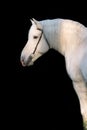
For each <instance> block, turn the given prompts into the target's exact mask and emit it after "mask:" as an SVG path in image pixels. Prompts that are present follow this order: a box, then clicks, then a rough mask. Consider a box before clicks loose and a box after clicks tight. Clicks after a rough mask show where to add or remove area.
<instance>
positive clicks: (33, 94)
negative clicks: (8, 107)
mask: <svg viewBox="0 0 87 130" xmlns="http://www.w3.org/2000/svg"><path fill="white" fill-rule="evenodd" d="M47 2H48V3H49V4H48V3H47ZM11 10H13V13H12V15H11V16H10V17H11V21H10V23H11V26H12V29H13V28H14V32H15V34H14V37H13V36H12V37H13V39H14V40H13V42H14V45H15V46H14V48H15V52H16V53H15V54H16V57H15V58H14V59H15V61H16V67H15V69H14V70H15V81H14V82H13V84H12V85H14V84H15V87H14V90H13V91H14V92H15V96H14V99H15V103H16V106H15V111H14V112H15V113H16V119H15V124H17V125H18V127H19V128H23V127H24V129H26V128H25V127H28V129H30V127H32V128H33V127H35V128H37V129H43V128H45V129H46V128H48V129H50V128H52V129H53V130H55V129H60V130H61V129H67V130H70V129H71V128H72V129H73V130H74V129H78V130H79V129H82V119H81V113H80V106H79V101H78V98H77V95H76V93H75V91H74V89H73V86H72V82H71V80H70V79H69V77H68V75H67V73H66V69H65V61H64V57H63V56H62V55H60V54H59V53H58V52H56V51H54V50H50V51H48V52H47V53H46V54H45V55H43V56H42V57H41V58H39V59H38V60H37V61H36V62H35V64H34V66H30V67H22V66H21V63H20V54H21V51H22V49H23V47H24V45H25V44H26V42H27V36H28V30H29V28H30V26H31V22H30V19H31V18H35V19H37V20H44V19H54V18H67V19H72V20H75V21H78V22H80V23H82V24H84V25H85V26H87V14H86V9H85V7H84V5H83V3H81V2H79V4H77V3H76V2H74V1H72V2H71V1H70V2H65V3H64V1H61V2H56V1H50V2H49V1H40V2H38V1H31V3H30V2H29V1H25V2H22V1H21V2H19V3H18V2H13V3H12V6H11ZM11 10H10V11H11ZM12 69H13V68H12Z"/></svg>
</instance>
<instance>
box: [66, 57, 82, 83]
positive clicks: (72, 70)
mask: <svg viewBox="0 0 87 130" xmlns="http://www.w3.org/2000/svg"><path fill="white" fill-rule="evenodd" d="M65 60H66V69H67V72H68V74H69V76H70V78H71V79H72V80H73V81H80V80H82V74H81V71H80V67H79V60H78V59H77V58H76V56H72V55H71V56H68V57H66V59H65Z"/></svg>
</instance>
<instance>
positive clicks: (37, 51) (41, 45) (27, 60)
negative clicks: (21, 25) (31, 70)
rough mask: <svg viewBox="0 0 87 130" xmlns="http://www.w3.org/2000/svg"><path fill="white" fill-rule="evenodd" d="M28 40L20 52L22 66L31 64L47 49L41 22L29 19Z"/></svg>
mask: <svg viewBox="0 0 87 130" xmlns="http://www.w3.org/2000/svg"><path fill="white" fill-rule="evenodd" d="M31 23H32V25H31V27H30V30H29V34H28V41H27V43H26V45H25V46H24V48H23V50H22V52H21V58H20V60H21V63H22V65H23V66H29V65H33V63H34V61H36V60H37V59H38V58H39V57H40V56H42V55H43V54H44V53H46V52H47V51H48V50H49V45H48V43H47V40H46V38H45V35H44V32H43V27H42V25H41V23H40V22H39V21H37V20H35V19H32V20H31Z"/></svg>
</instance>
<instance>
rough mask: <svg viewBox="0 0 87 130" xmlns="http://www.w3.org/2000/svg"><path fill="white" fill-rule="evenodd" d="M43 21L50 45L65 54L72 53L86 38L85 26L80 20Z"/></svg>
mask: <svg viewBox="0 0 87 130" xmlns="http://www.w3.org/2000/svg"><path fill="white" fill-rule="evenodd" d="M41 23H42V26H43V31H44V34H45V37H46V38H47V40H48V42H49V44H50V47H51V48H53V49H55V50H57V51H59V52H60V53H61V54H63V55H65V53H68V54H69V53H72V52H73V50H75V49H76V48H77V46H78V44H79V43H80V41H81V40H82V39H84V35H83V34H84V33H85V27H84V26H83V25H82V24H80V23H78V22H74V21H72V20H63V19H54V20H44V21H42V22H41ZM86 35H87V30H86ZM86 37H87V36H86ZM72 42H73V43H72Z"/></svg>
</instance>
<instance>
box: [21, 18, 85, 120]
mask: <svg viewBox="0 0 87 130" xmlns="http://www.w3.org/2000/svg"><path fill="white" fill-rule="evenodd" d="M31 22H32V26H31V28H30V31H29V36H28V41H27V44H26V45H25V47H24V49H23V51H22V53H21V63H22V65H23V66H29V65H32V64H33V63H34V61H35V60H37V59H38V58H39V57H40V56H42V55H43V54H44V53H46V52H47V51H48V50H49V49H50V48H53V49H55V50H57V51H58V52H60V53H61V54H62V55H63V56H64V57H65V62H66V69H67V73H68V74H69V76H70V78H71V79H72V82H73V86H74V89H75V91H76V93H77V95H78V98H79V101H80V105H81V113H82V116H83V120H84V121H85V122H87V28H86V27H85V26H84V25H82V24H80V23H79V22H76V21H73V20H68V19H53V20H42V21H37V20H35V19H32V20H31Z"/></svg>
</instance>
